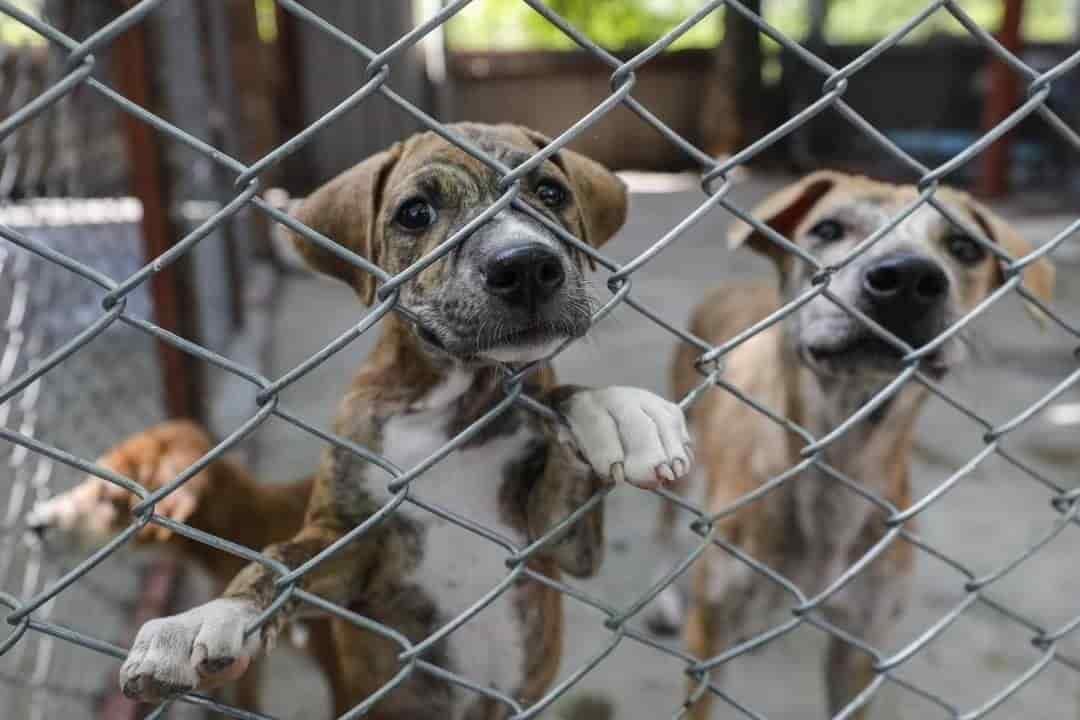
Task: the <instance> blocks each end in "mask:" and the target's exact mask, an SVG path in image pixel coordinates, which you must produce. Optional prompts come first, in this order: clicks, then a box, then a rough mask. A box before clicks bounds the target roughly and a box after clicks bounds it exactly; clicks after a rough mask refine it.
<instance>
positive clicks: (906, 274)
mask: <svg viewBox="0 0 1080 720" xmlns="http://www.w3.org/2000/svg"><path fill="white" fill-rule="evenodd" d="M863 289H864V290H865V291H866V294H867V296H868V297H869V298H870V299H871V302H872V303H873V304H875V305H888V304H893V303H902V304H905V305H906V304H912V305H916V306H927V305H933V304H934V303H936V302H939V301H941V300H943V299H945V297H946V296H947V295H948V293H949V276H948V275H946V274H945V270H944V269H942V267H941V265H939V264H938V263H936V262H934V261H933V260H931V259H930V258H925V257H919V256H918V255H890V256H888V257H886V258H884V259H882V260H879V261H878V262H876V263H874V264H873V265H871V266H870V267H869V268H867V270H866V274H864V275H863Z"/></svg>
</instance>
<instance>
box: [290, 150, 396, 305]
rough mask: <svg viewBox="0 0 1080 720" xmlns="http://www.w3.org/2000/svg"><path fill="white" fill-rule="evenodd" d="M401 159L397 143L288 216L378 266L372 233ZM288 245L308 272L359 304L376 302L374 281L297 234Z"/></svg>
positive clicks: (378, 239)
mask: <svg viewBox="0 0 1080 720" xmlns="http://www.w3.org/2000/svg"><path fill="white" fill-rule="evenodd" d="M400 156H401V143H397V144H395V145H393V146H391V147H390V148H389V149H387V150H384V151H383V152H380V153H378V154H376V155H372V156H371V157H369V158H368V159H367V160H364V161H363V162H361V163H360V164H358V165H356V166H354V167H353V168H351V169H349V170H346V171H345V172H343V173H341V174H340V175H338V176H337V177H335V178H334V179H333V180H331V181H330V182H328V183H326V184H325V185H323V186H322V187H320V188H319V189H317V190H316V191H315V192H314V193H312V194H311V195H309V196H308V197H307V198H306V199H305V200H304V201H303V202H302V203H301V204H300V207H299V208H297V210H296V211H295V212H294V213H293V216H294V217H295V218H296V219H297V220H299V221H300V222H302V223H304V224H305V225H307V226H308V227H309V228H311V229H312V230H315V231H316V232H319V233H321V234H323V235H325V236H326V237H328V238H330V239H331V240H333V241H334V242H336V243H338V244H339V245H341V246H342V247H344V248H346V249H348V250H351V251H352V252H354V253H356V254H357V255H360V256H361V257H364V258H366V259H367V260H370V261H371V262H372V263H374V264H375V265H378V264H379V261H380V258H381V256H382V252H381V248H380V247H379V246H380V245H381V243H382V232H381V231H380V229H379V228H378V227H376V221H377V219H378V215H379V208H380V206H381V205H382V195H383V189H384V185H385V183H386V179H387V177H388V176H389V175H390V171H391V170H392V169H393V167H394V164H395V163H396V162H397V161H398V158H399V157H400ZM291 234H292V239H293V244H294V245H295V246H296V249H297V250H299V252H300V254H301V255H303V256H304V260H305V261H306V262H307V264H308V265H310V266H311V267H312V268H313V269H315V270H318V271H319V272H321V273H326V274H327V275H330V276H331V277H335V278H337V279H339V280H341V281H342V282H345V283H348V284H349V286H350V287H352V289H353V290H355V291H356V294H357V295H359V296H360V298H361V300H363V302H364V303H365V304H367V305H370V304H371V303H372V302H373V301H374V299H375V278H374V277H373V276H372V275H371V274H370V273H368V272H365V271H364V270H362V269H361V268H359V267H357V266H355V265H353V264H352V263H350V262H348V261H346V260H344V259H342V258H339V257H338V256H337V255H335V254H333V253H332V252H329V251H328V250H325V249H323V248H321V247H319V246H318V245H316V244H315V243H313V242H311V241H310V240H308V239H306V238H304V237H302V236H301V235H299V234H297V233H291Z"/></svg>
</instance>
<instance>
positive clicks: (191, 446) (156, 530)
mask: <svg viewBox="0 0 1080 720" xmlns="http://www.w3.org/2000/svg"><path fill="white" fill-rule="evenodd" d="M211 447H213V442H212V441H211V440H210V437H209V436H208V435H207V434H206V432H205V431H204V430H203V429H202V428H200V427H199V426H198V425H196V424H195V423H193V422H189V421H186V420H178V421H173V422H167V423H162V424H160V425H155V426H154V427H152V428H150V429H149V430H144V431H143V432H141V433H138V434H137V435H132V436H131V437H129V438H127V439H126V440H124V441H123V442H122V443H120V444H119V445H117V446H116V447H114V448H113V449H111V450H110V451H109V452H107V453H106V454H105V455H103V456H102V457H101V458H99V459H98V461H97V464H98V465H100V466H101V467H104V468H106V469H108V470H111V471H113V472H115V473H117V474H118V475H123V476H124V477H127V478H129V479H131V480H134V481H135V482H137V483H138V484H140V485H142V486H143V487H144V488H146V489H147V490H148V491H151V492H153V491H154V490H157V489H158V488H160V487H162V486H163V485H166V484H168V483H170V482H172V481H173V480H174V479H176V476H177V475H179V474H180V473H181V472H183V471H184V470H186V469H187V468H188V467H190V466H191V465H192V464H193V463H195V462H196V461H197V460H199V458H201V457H203V456H204V455H206V453H207V452H209V451H210V449H211ZM208 485H209V479H208V477H207V472H206V471H205V470H203V471H202V472H199V473H196V474H195V475H194V476H193V477H192V478H190V479H189V480H188V481H187V482H185V483H184V484H183V485H181V486H180V487H179V488H177V489H176V490H174V491H173V492H172V493H170V494H169V495H167V496H165V497H164V498H162V499H161V500H159V501H158V503H157V505H156V507H155V512H156V513H157V514H158V515H162V516H164V517H167V518H170V519H172V520H176V521H177V522H185V521H186V520H187V519H188V518H190V517H191V515H192V514H193V513H194V512H195V510H196V508H197V507H198V505H199V502H200V501H201V500H202V496H203V494H204V493H205V492H206V490H207V488H208ZM139 501H140V498H139V497H138V496H137V495H135V494H133V493H130V492H128V491H127V490H125V489H124V488H122V487H120V486H118V485H114V484H113V483H111V482H109V481H107V480H103V479H101V478H99V477H95V476H92V475H91V476H88V477H87V478H86V479H85V480H84V481H83V482H81V483H80V484H78V485H76V486H75V487H74V488H72V489H71V490H69V491H67V492H65V493H63V494H61V495H57V496H56V497H53V498H50V499H48V500H45V501H43V502H39V503H37V504H35V505H34V507H33V508H32V509H31V510H30V513H29V514H28V515H27V517H26V524H27V526H28V527H29V528H30V529H31V530H34V531H36V532H44V531H46V530H50V529H57V530H61V531H64V532H67V533H70V534H72V535H74V536H76V537H77V538H79V539H80V540H83V541H86V542H88V543H91V544H100V543H101V542H102V541H104V540H108V539H109V538H111V537H113V536H114V535H116V533H118V532H120V531H121V530H123V529H124V528H125V527H127V525H128V524H130V523H131V521H132V517H131V513H130V509H131V508H132V507H133V506H135V505H137V504H138V503H139ZM171 535H172V533H171V531H169V530H168V529H166V528H163V527H160V526H158V525H154V524H153V523H150V524H147V525H146V526H145V527H144V528H143V529H142V530H140V531H139V533H138V535H137V536H136V538H137V539H138V540H140V541H143V542H164V541H165V540H168V539H169V537H170V536H171Z"/></svg>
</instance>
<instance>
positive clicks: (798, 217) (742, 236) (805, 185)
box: [728, 170, 846, 262]
mask: <svg viewBox="0 0 1080 720" xmlns="http://www.w3.org/2000/svg"><path fill="white" fill-rule="evenodd" d="M845 177H846V176H844V175H842V174H841V173H837V172H833V171H831V170H819V171H817V172H814V173H811V174H809V175H807V176H806V177H804V178H802V179H801V180H799V181H798V182H796V183H793V184H791V185H788V186H787V187H785V188H784V189H783V190H778V191H777V192H775V193H773V194H772V195H770V196H769V197H767V198H765V200H764V202H762V203H761V204H760V205H758V206H757V207H755V208H754V210H753V212H752V214H753V216H754V217H756V218H758V219H760V220H761V221H762V222H763V223H765V224H766V225H768V226H769V227H771V228H772V229H773V230H775V231H776V232H778V233H780V234H781V235H783V236H784V237H786V238H787V239H789V240H791V239H792V237H791V236H792V234H794V232H795V228H796V227H798V225H799V223H800V222H802V220H803V218H805V217H806V214H807V213H809V212H810V211H811V210H812V209H813V207H814V205H816V204H817V203H818V201H819V200H821V198H823V197H825V195H826V193H828V192H829V191H830V190H832V189H833V187H835V186H836V184H837V183H838V182H840V181H841V180H842V179H844V178H845ZM741 245H749V246H750V247H751V248H752V249H753V250H754V251H755V252H759V253H761V254H762V255H766V256H768V257H770V258H772V259H773V260H775V261H777V262H784V261H785V258H788V256H789V254H788V253H787V251H785V250H784V249H783V248H782V247H780V246H779V245H777V244H776V243H774V242H773V241H772V240H770V239H769V238H767V237H765V235H764V234H763V233H760V232H758V231H757V230H755V229H754V228H753V227H752V226H750V225H749V224H747V223H745V222H742V221H736V223H735V224H734V225H732V226H731V229H730V230H729V231H728V247H730V248H731V249H733V250H734V249H735V248H737V247H740V246H741Z"/></svg>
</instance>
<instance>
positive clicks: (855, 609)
mask: <svg viewBox="0 0 1080 720" xmlns="http://www.w3.org/2000/svg"><path fill="white" fill-rule="evenodd" d="M910 555H911V547H910V546H909V545H907V544H903V543H902V544H899V545H897V544H894V545H893V546H892V547H891V548H889V550H888V551H887V552H886V553H885V554H884V555H883V556H882V557H881V558H878V560H877V562H875V563H873V564H871V566H870V567H868V568H866V569H865V570H864V571H863V572H862V574H860V575H858V576H857V577H855V579H854V580H852V581H851V584H850V585H848V586H847V587H846V588H845V589H844V591H843V595H842V597H841V598H838V602H837V604H836V605H827V606H826V607H825V617H826V619H827V620H828V621H829V622H830V623H832V624H834V625H836V626H837V627H839V628H841V629H843V630H845V631H847V632H849V633H851V634H852V635H853V636H855V637H856V638H858V639H859V640H861V641H862V642H864V643H866V644H867V645H869V646H871V647H873V648H874V649H876V650H878V651H879V652H882V653H884V652H886V651H887V647H886V643H887V642H888V638H889V630H890V629H891V628H892V626H893V625H894V624H895V622H896V620H897V618H899V617H900V615H901V614H902V613H903V609H904V604H905V600H906V597H907V581H908V572H909V570H910V566H911V563H910ZM874 664H875V659H874V657H873V655H871V654H870V653H868V652H865V651H863V650H861V649H859V648H858V647H856V646H854V645H852V644H851V643H848V642H845V641H844V640H842V639H841V638H839V637H832V638H831V639H830V640H829V647H828V658H827V662H826V665H825V673H826V675H825V685H826V688H827V691H828V700H829V713H830V717H835V716H836V715H837V714H839V713H840V712H842V711H843V710H844V709H845V708H846V707H847V706H848V705H850V704H851V702H852V701H853V700H855V698H857V697H858V695H859V693H861V692H863V691H864V690H866V688H867V687H869V686H870V685H871V684H872V683H873V682H874V681H875V679H876V677H877V673H876V672H875V670H874ZM870 705H871V702H870V701H867V702H866V703H865V704H863V705H862V706H861V707H860V708H859V709H858V710H856V711H855V712H854V714H852V715H850V717H851V718H852V720H868V718H869V717H870Z"/></svg>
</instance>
